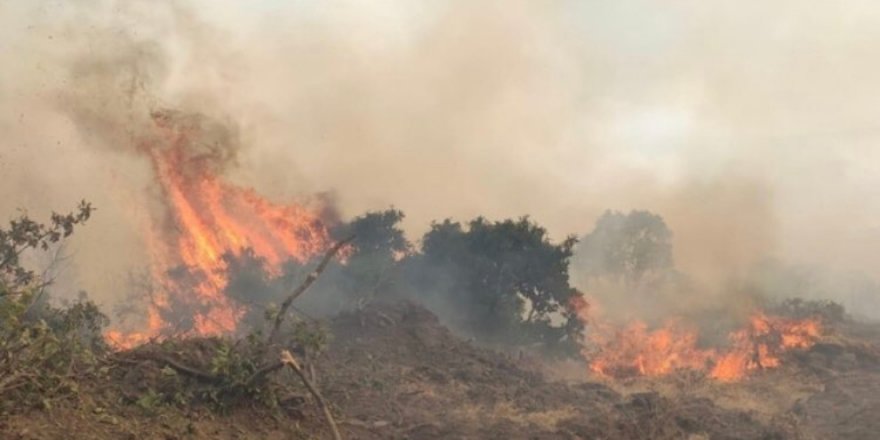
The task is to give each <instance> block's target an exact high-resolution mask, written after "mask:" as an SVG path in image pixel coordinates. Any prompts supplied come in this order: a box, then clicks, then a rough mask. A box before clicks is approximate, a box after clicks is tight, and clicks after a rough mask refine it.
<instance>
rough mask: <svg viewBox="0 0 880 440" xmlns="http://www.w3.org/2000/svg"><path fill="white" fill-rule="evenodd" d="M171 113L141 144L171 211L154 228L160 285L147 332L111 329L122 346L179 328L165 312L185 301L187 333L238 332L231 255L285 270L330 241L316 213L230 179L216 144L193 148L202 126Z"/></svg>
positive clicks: (110, 336) (111, 338)
mask: <svg viewBox="0 0 880 440" xmlns="http://www.w3.org/2000/svg"><path fill="white" fill-rule="evenodd" d="M172 117H173V115H169V114H157V115H154V120H155V122H156V123H157V126H158V128H159V129H160V131H161V134H162V136H161V137H160V139H161V141H159V142H156V141H151V142H145V143H143V144H142V146H141V149H142V150H143V151H144V152H145V153H146V154H147V155H148V156H149V158H150V159H151V163H152V165H153V170H154V172H155V175H156V178H157V179H156V180H157V182H158V184H159V187H160V188H161V193H162V196H163V201H164V204H165V205H166V206H167V208H168V214H169V215H168V218H167V219H166V220H165V221H163V222H155V224H154V225H153V228H152V230H151V231H149V233H148V235H149V237H148V240H147V245H148V247H149V251H150V255H151V260H152V263H151V272H152V278H153V280H154V281H155V282H156V283H157V284H158V285H157V288H156V291H154V292H152V304H151V305H150V310H149V315H148V328H147V330H145V331H143V332H139V333H123V332H120V331H111V332H108V333H107V334H106V337H107V340H108V342H109V343H110V344H111V345H114V346H116V347H119V348H126V347H131V346H133V345H137V344H140V343H143V342H146V341H147V340H149V339H151V338H154V337H157V336H158V335H160V334H162V333H163V332H169V331H172V330H174V326H175V324H174V323H170V322H167V321H166V320H165V319H163V318H162V317H163V315H166V316H167V315H168V314H169V313H168V312H171V311H172V309H176V307H178V306H180V305H185V306H187V308H191V309H192V310H193V312H192V313H193V315H192V316H191V317H189V318H191V319H192V323H191V328H190V329H188V330H185V331H184V332H183V333H185V334H191V335H218V334H224V333H230V332H233V331H235V330H236V328H237V324H238V320H239V318H240V317H241V316H242V315H243V313H244V309H243V306H242V305H239V304H235V303H234V302H233V301H231V300H230V298H229V297H227V296H226V295H224V294H223V289H224V288H225V287H226V285H227V281H228V280H227V278H226V277H227V275H226V273H225V271H224V269H225V263H224V260H223V257H224V255H227V254H231V255H234V256H239V255H241V252H242V251H243V250H244V249H247V248H250V249H252V250H253V251H254V253H255V254H256V255H258V256H259V257H261V258H262V259H264V260H265V262H266V264H267V268H268V270H270V271H272V272H278V271H280V268H281V265H282V264H283V263H284V262H286V261H288V260H290V259H294V260H297V261H304V260H306V259H308V258H310V257H312V256H314V255H315V254H317V253H319V252H321V251H322V250H324V249H325V248H326V247H327V246H328V244H329V242H330V238H329V234H328V231H327V228H326V227H325V225H324V224H323V222H322V221H321V218H320V215H319V214H318V213H317V212H316V211H315V210H312V209H309V208H308V207H306V206H302V205H297V204H290V205H278V204H274V203H272V202H270V201H268V200H266V199H264V198H262V197H260V196H259V195H258V194H257V193H256V192H255V191H254V190H252V189H248V188H241V187H238V186H235V185H233V184H230V183H228V182H226V181H224V180H223V179H222V177H221V176H220V175H219V173H218V170H217V167H218V166H217V164H216V163H215V162H216V161H215V160H214V159H215V158H213V157H212V156H211V154H212V153H215V152H214V151H212V150H211V149H210V146H209V147H208V148H207V151H206V152H203V153H202V154H198V153H195V152H194V151H196V150H197V149H198V148H199V147H200V145H196V144H197V143H198V142H201V141H202V140H201V139H200V136H202V135H203V133H201V132H200V130H201V127H199V126H198V125H195V126H194V125H192V124H189V125H186V124H175V121H173V120H169V118H172ZM202 149H203V150H204V149H205V148H202ZM177 267H185V268H187V269H188V272H190V273H192V274H195V275H196V276H195V277H194V280H188V281H187V282H186V283H184V282H182V281H181V280H179V279H176V278H175V277H173V276H171V275H170V274H169V270H170V269H172V268H177Z"/></svg>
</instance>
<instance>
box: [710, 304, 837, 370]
mask: <svg viewBox="0 0 880 440" xmlns="http://www.w3.org/2000/svg"><path fill="white" fill-rule="evenodd" d="M820 335H821V325H820V323H819V321H817V320H813V319H804V320H792V319H785V318H781V317H778V316H768V315H765V314H763V313H756V314H754V315H753V316H752V317H751V319H750V322H749V325H748V327H747V328H745V329H742V330H738V331H735V332H733V333H731V334H730V336H729V338H730V341H731V350H730V351H728V352H727V353H724V354H723V355H721V356H720V357H718V359H717V360H716V361H715V367H714V368H713V369H712V371H711V373H710V376H711V377H713V378H715V379H719V380H724V381H731V380H737V379H741V378H743V377H744V376H746V375H747V374H748V373H749V372H751V371H756V370H762V369H766V368H776V367H778V366H779V365H781V364H782V359H781V356H782V354H783V353H785V352H786V351H788V350H791V349H806V348H810V347H811V346H813V344H815V343H816V341H817V340H818V339H819V336H820Z"/></svg>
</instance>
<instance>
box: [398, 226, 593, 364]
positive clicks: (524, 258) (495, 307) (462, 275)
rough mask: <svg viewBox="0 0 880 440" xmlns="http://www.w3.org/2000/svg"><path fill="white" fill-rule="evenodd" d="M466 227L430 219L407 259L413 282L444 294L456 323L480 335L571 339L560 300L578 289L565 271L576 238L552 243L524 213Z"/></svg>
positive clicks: (547, 341) (548, 342)
mask: <svg viewBox="0 0 880 440" xmlns="http://www.w3.org/2000/svg"><path fill="white" fill-rule="evenodd" d="M467 226H468V227H467V229H465V228H464V227H463V226H462V225H461V224H460V223H456V222H452V221H449V220H446V221H444V222H442V223H435V224H433V225H432V228H431V230H430V231H428V232H427V233H426V234H425V236H424V238H423V240H422V246H423V247H422V254H423V255H422V256H421V257H420V259H418V260H413V261H412V262H411V263H410V265H409V270H410V272H411V273H412V272H413V271H415V272H418V273H416V274H415V275H412V279H415V280H417V281H416V284H417V285H420V286H419V287H416V289H419V290H422V291H426V292H430V294H432V295H434V296H435V300H436V299H437V298H436V296H437V295H439V297H440V298H439V299H440V300H441V301H447V300H448V303H449V304H452V306H453V307H454V309H455V312H454V313H456V314H458V315H459V317H460V320H461V324H462V325H464V326H465V327H466V328H467V329H468V330H470V331H471V332H473V333H474V334H475V335H477V336H480V337H482V338H485V339H487V340H490V341H491V340H494V341H499V342H502V341H503V342H514V343H518V344H519V343H536V342H540V343H543V344H544V345H545V346H548V347H554V346H559V345H560V344H563V343H565V342H567V343H569V344H570V343H571V342H572V341H573V340H574V339H575V337H576V334H577V333H578V332H579V329H580V323H579V321H577V319H576V318H575V317H574V316H572V315H571V314H570V313H569V310H568V307H567V306H568V304H569V302H570V301H571V299H572V297H574V296H576V295H579V293H578V292H577V291H576V290H575V289H573V288H572V287H571V286H570V285H569V275H568V262H569V259H570V258H571V255H572V248H573V246H574V245H575V243H576V239H575V238H573V237H568V238H566V239H565V240H563V241H562V242H561V243H559V244H555V243H553V242H551V241H550V239H549V237H548V236H547V231H546V229H544V228H543V227H541V226H539V225H538V224H536V223H534V222H532V221H530V220H529V219H528V218H527V217H524V218H521V219H519V220H504V221H499V222H489V221H487V220H485V219H484V218H477V219H474V220H472V221H471V222H470V223H469V224H468V225H467ZM554 321H555V322H554ZM560 322H561V324H560ZM570 348H573V346H571V347H570Z"/></svg>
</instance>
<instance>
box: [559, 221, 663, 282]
mask: <svg viewBox="0 0 880 440" xmlns="http://www.w3.org/2000/svg"><path fill="white" fill-rule="evenodd" d="M671 240H672V232H671V231H670V230H669V228H667V226H666V222H664V221H663V218H662V217H660V216H659V215H656V214H653V213H651V212H648V211H631V212H630V213H629V214H623V213H620V212H616V211H606V212H605V213H604V214H603V215H602V216H601V217H599V220H598V221H597V222H596V226H595V228H594V229H593V232H591V233H590V234H588V235H587V236H585V237H584V238H583V240H581V243H580V245H579V246H578V249H577V256H576V258H575V264H576V267H577V268H578V269H579V270H581V271H583V273H584V274H585V275H586V276H587V278H588V279H590V278H601V277H610V278H612V279H613V280H614V281H623V282H625V283H627V284H632V283H638V282H640V281H641V280H642V279H643V278H644V277H645V276H646V275H648V274H652V273H654V274H665V273H667V272H668V271H671V270H672V269H673V268H674V264H673V258H672V243H671Z"/></svg>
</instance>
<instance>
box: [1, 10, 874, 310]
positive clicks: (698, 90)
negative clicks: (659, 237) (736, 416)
mask: <svg viewBox="0 0 880 440" xmlns="http://www.w3.org/2000/svg"><path fill="white" fill-rule="evenodd" d="M878 24H880V7H877V6H876V5H874V4H873V3H871V2H846V3H845V4H843V3H839V4H838V3H835V4H832V3H828V4H822V5H811V7H809V8H807V7H805V6H804V5H803V4H802V3H798V2H791V1H785V0H774V1H770V2H762V3H761V4H760V5H757V4H756V5H755V6H750V5H747V4H741V3H737V4H727V3H726V2H722V1H714V0H713V1H699V2H698V1H685V0H682V1H673V2H664V3H663V4H662V5H661V4H660V3H658V2H649V1H646V0H625V1H615V2H600V1H563V2H553V3H544V2H525V1H487V2H463V1H438V2H409V1H402V0H401V1H384V2H363V1H353V0H351V1H342V2H313V1H306V2H280V1H268V2H259V3H258V4H256V3H253V2H251V3H240V4H239V3H226V2H224V3H219V2H209V1H207V0H193V1H190V2H167V3H165V2H163V3H162V4H157V3H155V2H147V1H121V0H116V1H114V0H79V1H69V2H55V1H42V0H36V1H34V0H27V1H25V0H19V1H7V2H4V3H3V4H2V5H0V64H2V65H3V66H4V68H3V69H2V71H0V131H2V133H3V140H2V144H0V174H2V176H3V177H2V187H0V214H3V215H5V216H10V215H12V214H13V213H14V212H15V211H14V210H15V208H18V207H26V208H28V209H29V210H30V211H31V212H33V213H34V214H40V213H44V212H46V211H47V210H49V209H59V210H61V209H64V208H65V207H68V206H70V207H72V206H73V205H74V204H75V201H77V200H79V199H81V198H87V199H89V200H91V201H93V202H94V203H95V204H96V205H97V206H98V209H99V211H98V212H97V214H96V216H95V220H94V221H93V222H92V224H91V225H90V226H89V227H88V228H87V229H86V230H84V231H83V232H82V233H81V234H78V235H77V237H76V240H75V242H74V243H72V244H71V248H70V249H71V250H72V251H73V252H75V258H74V260H73V261H74V265H75V267H74V268H73V270H72V271H71V272H72V273H74V274H76V278H77V279H75V280H72V282H75V283H77V284H78V285H80V286H82V287H83V288H85V289H88V290H90V291H91V292H92V293H93V294H95V296H97V297H98V299H100V300H103V301H105V302H112V301H113V299H114V298H115V297H116V295H117V293H118V292H119V290H121V289H122V288H123V287H124V286H123V283H124V282H125V280H126V277H125V274H126V273H127V272H128V271H129V270H131V269H132V268H136V267H138V266H139V265H142V264H143V262H144V258H145V256H144V255H142V253H141V251H139V249H142V246H141V243H142V240H143V239H144V237H143V230H144V228H143V222H144V221H145V219H146V218H148V217H149V211H150V209H152V208H151V207H150V203H149V200H150V198H149V197H148V196H145V195H144V192H145V189H148V188H150V182H151V179H152V176H151V173H150V169H149V166H148V164H146V163H145V162H144V161H143V160H142V158H141V157H139V156H138V155H136V154H132V149H133V148H134V145H133V142H132V139H135V138H137V137H138V136H143V135H145V133H144V130H147V129H148V128H147V127H149V124H148V123H147V118H149V112H150V111H151V110H152V109H154V108H157V107H161V108H175V109H179V110H182V111H191V112H198V113H202V114H206V115H208V116H210V117H212V118H215V119H217V120H221V121H228V122H229V125H230V126H231V127H233V126H234V127H235V130H236V131H235V132H236V133H237V134H238V136H239V141H240V142H241V145H242V148H241V151H239V152H238V154H237V158H238V166H237V167H235V168H234V169H233V170H232V171H231V176H230V177H231V178H233V179H235V180H236V181H238V182H240V183H243V184H247V185H252V186H254V187H256V188H257V189H258V190H259V191H261V192H262V193H264V194H266V195H268V196H270V197H276V198H286V197H290V196H293V195H298V194H309V193H315V192H324V191H332V192H334V193H335V196H336V199H337V200H338V203H339V209H341V210H342V212H343V214H346V215H356V214H359V213H361V212H363V211H364V210H366V209H378V208H384V207H387V206H389V205H392V204H393V205H395V206H396V207H398V208H400V209H403V210H404V211H406V213H407V222H408V223H407V228H408V230H409V232H411V233H412V235H413V236H414V237H415V236H417V234H419V233H420V232H422V231H423V230H424V229H425V228H426V226H427V224H428V223H429V221H430V220H432V219H439V218H444V217H449V216H451V217H455V218H460V219H461V218H470V217H473V216H476V215H485V216H488V217H490V218H501V217H510V216H519V215H522V214H531V215H532V216H533V218H534V219H535V220H537V221H539V222H541V223H542V224H545V225H547V226H548V227H549V229H550V230H551V231H552V232H553V234H554V235H555V236H557V237H559V238H561V237H563V236H564V235H566V234H569V233H576V234H583V233H585V232H588V231H589V229H590V228H591V227H592V224H593V221H594V220H595V219H596V217H597V216H598V215H599V214H600V213H601V212H603V211H604V210H605V209H609V208H610V209H620V210H629V209H632V208H639V209H648V210H651V211H653V212H656V213H658V214H661V215H662V216H663V217H664V218H665V219H666V221H667V223H668V224H669V226H670V228H671V229H672V230H673V231H674V233H675V239H674V244H675V252H676V255H675V258H676V261H677V264H678V267H679V268H680V269H681V270H683V271H685V272H687V273H689V274H692V275H693V276H694V277H695V278H697V279H699V280H701V281H702V282H704V283H706V284H707V285H717V284H718V282H719V281H720V280H724V279H726V278H728V277H730V276H731V275H736V274H738V273H740V272H742V271H744V270H746V269H747V268H748V267H750V266H751V265H752V264H754V263H755V262H757V261H761V260H762V259H764V258H766V257H777V258H781V259H784V260H788V261H793V262H798V263H815V264H821V265H825V266H828V267H830V268H831V269H830V270H834V271H871V270H872V269H873V265H874V263H875V262H876V261H878V259H877V252H878V251H877V250H878V249H880V224H878V221H877V219H878V218H880V215H878V214H880V212H878V208H880V203H878V195H877V192H876V190H874V188H876V187H877V185H878V183H880V182H878V181H877V180H878V176H880V173H878V171H880V170H878V167H880V149H878V148H876V147H875V146H874V145H873V143H874V142H876V139H877V138H878V137H880V126H878V125H877V124H876V122H875V121H874V118H875V112H874V107H875V103H876V101H877V97H878V96H877V95H878V94H880V84H878V83H877V81H876V78H877V76H878V74H880V64H878V62H876V59H877V57H876V56H874V55H876V54H873V51H875V50H876V48H877V47H880V44H878V43H880V26H878ZM146 134H147V135H148V134H149V133H146ZM830 294H831V295H833V294H834V293H833V292H831V293H830Z"/></svg>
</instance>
